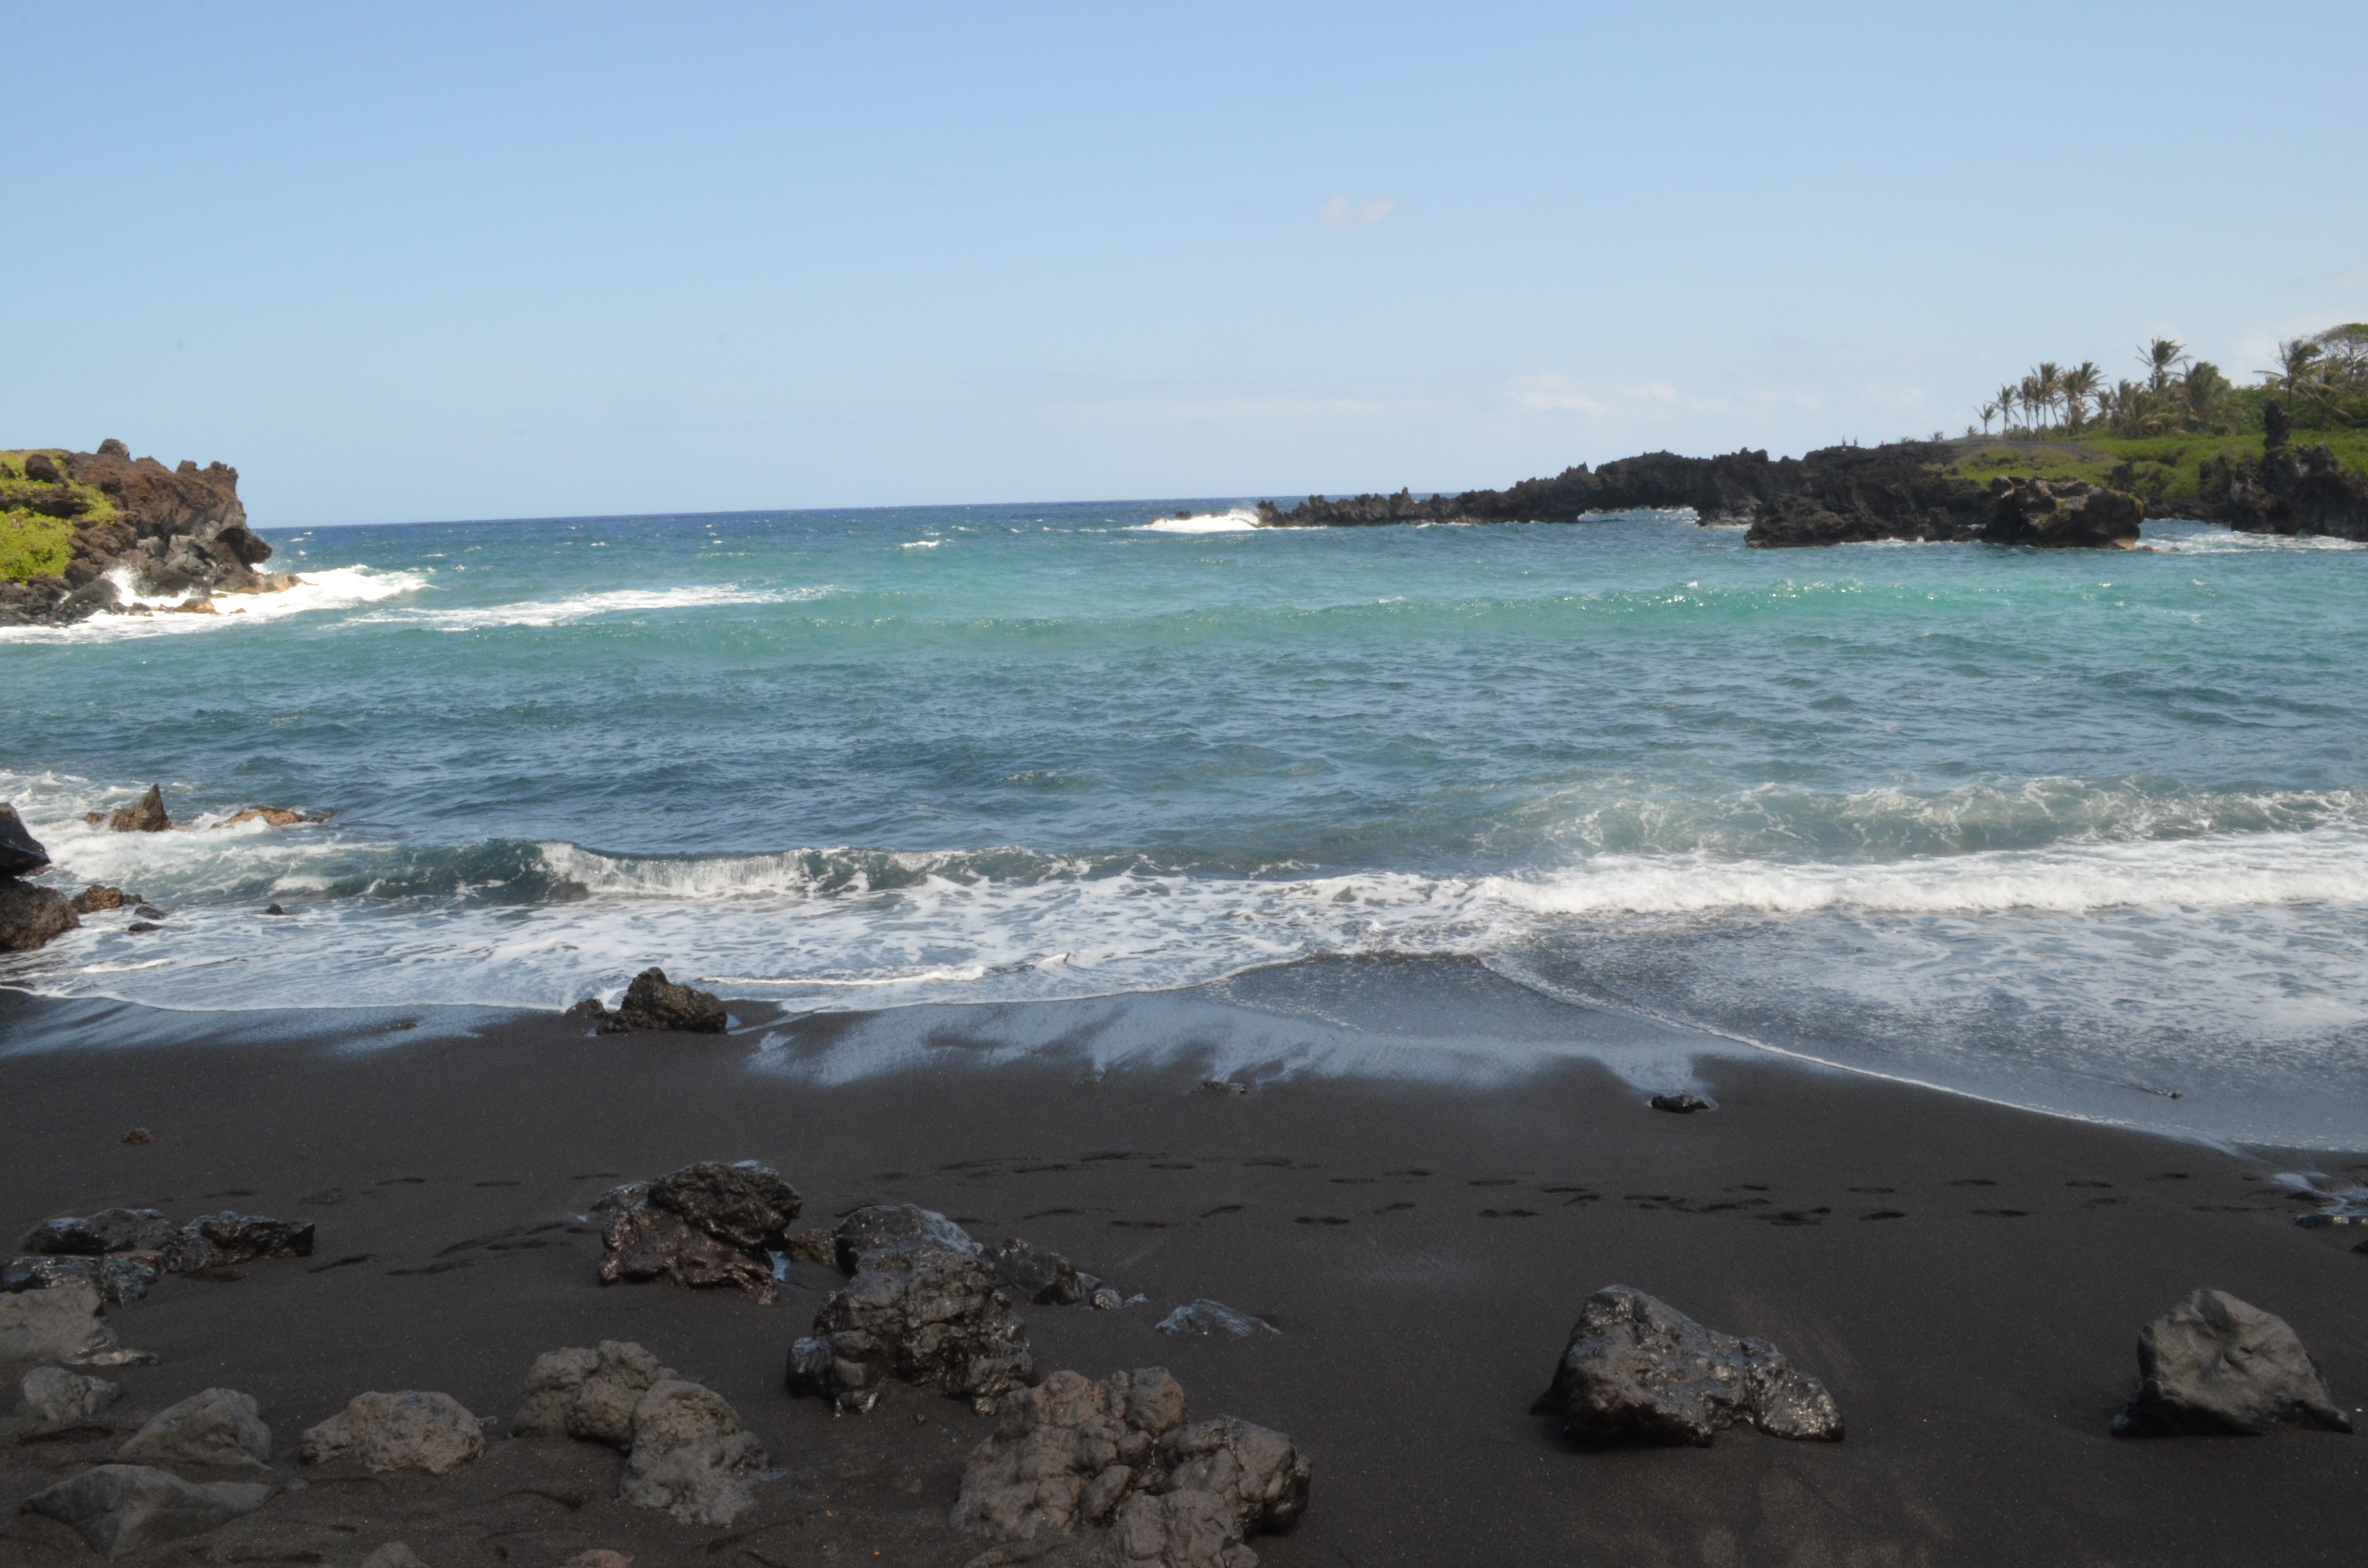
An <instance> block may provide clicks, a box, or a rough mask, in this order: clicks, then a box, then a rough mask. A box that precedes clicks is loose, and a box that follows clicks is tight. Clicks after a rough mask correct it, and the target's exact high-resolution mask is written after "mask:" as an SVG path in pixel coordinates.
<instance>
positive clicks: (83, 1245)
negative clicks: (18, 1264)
mask: <svg viewBox="0 0 2368 1568" xmlns="http://www.w3.org/2000/svg"><path fill="white" fill-rule="evenodd" d="M174 1234H175V1227H174V1224H173V1221H170V1220H167V1219H166V1218H165V1216H164V1213H163V1212H162V1211H161V1210H154V1209H102V1210H99V1211H98V1212H97V1213H96V1214H90V1215H84V1216H79V1217H77V1216H75V1215H72V1214H62V1215H60V1216H58V1217H57V1218H56V1219H54V1220H44V1221H41V1222H40V1224H39V1225H36V1226H34V1227H33V1230H32V1232H31V1233H29V1234H28V1235H27V1236H26V1237H25V1250H26V1251H27V1252H36V1253H54V1254H63V1255H71V1256H85V1257H96V1256H100V1255H102V1254H106V1253H111V1252H156V1251H159V1250H161V1249H162V1248H163V1247H164V1245H165V1243H167V1242H169V1241H171V1240H172V1239H173V1237H174Z"/></svg>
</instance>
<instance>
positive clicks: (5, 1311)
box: [0, 1280, 118, 1366]
mask: <svg viewBox="0 0 2368 1568" xmlns="http://www.w3.org/2000/svg"><path fill="white" fill-rule="evenodd" d="M98 1304H99V1294H98V1287H97V1286H96V1285H93V1284H91V1283H89V1282H88V1281H87V1280H74V1281H71V1282H69V1283H67V1284H63V1285H60V1286H58V1287H57V1288H56V1289H54V1290H23V1291H17V1292H15V1293H13V1294H9V1295H0V1361H29V1362H34V1363H37V1364H39V1365H42V1366H60V1365H65V1366H77V1365H79V1366H90V1365H107V1364H110V1362H109V1353H110V1352H112V1351H115V1350H117V1349H118V1343H117V1340H116V1337H115V1327H114V1325H113V1324H109V1323H108V1321H107V1320H106V1318H104V1317H102V1316H101V1315H99V1307H98Z"/></svg>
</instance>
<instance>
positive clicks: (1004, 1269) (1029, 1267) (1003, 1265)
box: [986, 1236, 1088, 1307]
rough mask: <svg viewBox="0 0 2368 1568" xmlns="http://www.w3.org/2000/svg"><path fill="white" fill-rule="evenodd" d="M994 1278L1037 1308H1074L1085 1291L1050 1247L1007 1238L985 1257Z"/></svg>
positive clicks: (1081, 1280) (1068, 1264) (1068, 1265)
mask: <svg viewBox="0 0 2368 1568" xmlns="http://www.w3.org/2000/svg"><path fill="white" fill-rule="evenodd" d="M986 1258H987V1261H988V1262H989V1263H992V1264H993V1265H995V1277H996V1278H997V1279H1000V1280H1002V1281H1003V1283H1004V1285H1005V1286H1006V1287H1007V1288H1008V1289H1009V1290H1011V1292H1012V1293H1013V1294H1014V1295H1016V1296H1018V1297H1019V1299H1020V1300H1021V1301H1027V1302H1030V1304H1032V1305H1035V1306H1039V1307H1074V1306H1076V1304H1077V1303H1079V1302H1080V1301H1084V1300H1085V1299H1086V1297H1087V1291H1088V1288H1087V1284H1086V1277H1085V1276H1084V1275H1081V1274H1079V1273H1078V1272H1077V1269H1076V1265H1075V1264H1073V1263H1071V1262H1070V1261H1069V1260H1068V1259H1067V1258H1065V1257H1063V1256H1061V1255H1060V1254H1059V1253H1057V1252H1054V1251H1053V1249H1052V1248H1050V1247H1039V1246H1030V1245H1029V1244H1027V1243H1026V1242H1023V1241H1021V1240H1019V1238H1018V1237H1017V1236H1012V1237H1007V1238H1006V1239H1005V1240H1004V1241H1003V1242H1002V1243H1001V1244H998V1245H997V1246H996V1247H995V1248H994V1249H993V1250H992V1251H990V1252H989V1253H988V1254H987V1255H986Z"/></svg>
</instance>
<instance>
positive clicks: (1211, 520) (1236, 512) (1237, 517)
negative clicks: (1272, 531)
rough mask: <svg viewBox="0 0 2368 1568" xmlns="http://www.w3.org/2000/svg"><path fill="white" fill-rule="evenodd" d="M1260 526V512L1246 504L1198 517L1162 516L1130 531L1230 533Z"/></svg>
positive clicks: (1129, 530)
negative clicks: (1254, 510)
mask: <svg viewBox="0 0 2368 1568" xmlns="http://www.w3.org/2000/svg"><path fill="white" fill-rule="evenodd" d="M1257 527H1258V514H1257V513H1255V512H1253V511H1250V510H1249V509H1248V508H1247V507H1245V506H1236V507H1235V508H1234V509H1233V510H1232V511H1230V512H1208V513H1203V514H1202V515H1201V516H1200V517H1160V518H1157V519H1156V520H1154V521H1152V522H1148V523H1137V524H1135V525H1134V526H1133V528H1129V529H1128V530H1127V531H1128V532H1130V533H1154V534H1230V533H1242V532H1245V531H1247V530H1248V529H1251V528H1257Z"/></svg>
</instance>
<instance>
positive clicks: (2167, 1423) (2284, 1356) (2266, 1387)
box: [2113, 1290, 2351, 1437]
mask: <svg viewBox="0 0 2368 1568" xmlns="http://www.w3.org/2000/svg"><path fill="white" fill-rule="evenodd" d="M2279 1426H2300V1427H2310V1428H2316V1429H2317V1430H2319V1431H2323V1432H2349V1431H2351V1416H2350V1415H2347V1414H2345V1412H2344V1411H2343V1409H2342V1407H2341V1406H2340V1405H2338V1404H2337V1403H2335V1399H2334V1396H2333V1395H2332V1394H2331V1393H2330V1392H2328V1386H2327V1380H2326V1378H2325V1377H2323V1376H2321V1375H2320V1373H2319V1369H2318V1363H2317V1362H2316V1361H2314V1360H2312V1359H2311V1358H2310V1354H2309V1352H2308V1351H2305V1349H2304V1348H2303V1347H2302V1340H2301V1339H2300V1338H2299V1337H2297V1336H2296V1335H2295V1334H2294V1330H2293V1329H2291V1328H2289V1327H2288V1326H2286V1324H2285V1321H2284V1320H2283V1318H2277V1317H2272V1316H2271V1315H2270V1314H2269V1313H2268V1312H2263V1311H2261V1309H2260V1308H2259V1307H2256V1306H2253V1305H2251V1304H2250V1303H2249V1302H2246V1301H2238V1300H2237V1298H2236V1297H2234V1296H2231V1295H2230V1294H2228V1293H2227V1292H2226V1290H2198V1291H2196V1292H2195V1293H2194V1294H2193V1295H2192V1296H2190V1297H2188V1298H2187V1300H2185V1301H2181V1302H2180V1303H2179V1305H2177V1306H2175V1307H2173V1308H2171V1309H2170V1311H2169V1312H2165V1313H2163V1314H2162V1316H2160V1317H2158V1318H2157V1319H2155V1320H2154V1322H2152V1323H2150V1324H2146V1327H2145V1328H2144V1329H2142V1330H2140V1331H2139V1333H2138V1387H2137V1392H2136V1393H2135V1394H2133V1395H2132V1396H2131V1398H2130V1403H2129V1407H2128V1408H2127V1409H2125V1410H2123V1412H2122V1414H2121V1415H2117V1416H2115V1417H2114V1418H2113V1431H2114V1434H2115V1435H2116V1436H2119V1437H2182V1436H2191V1435H2202V1434H2226V1433H2240V1434H2245V1435H2248V1436H2250V1435H2254V1434H2259V1433H2262V1432H2267V1431H2270V1430H2271V1429H2272V1428H2273V1427H2279Z"/></svg>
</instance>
